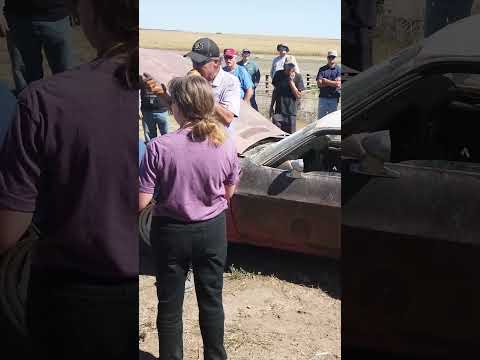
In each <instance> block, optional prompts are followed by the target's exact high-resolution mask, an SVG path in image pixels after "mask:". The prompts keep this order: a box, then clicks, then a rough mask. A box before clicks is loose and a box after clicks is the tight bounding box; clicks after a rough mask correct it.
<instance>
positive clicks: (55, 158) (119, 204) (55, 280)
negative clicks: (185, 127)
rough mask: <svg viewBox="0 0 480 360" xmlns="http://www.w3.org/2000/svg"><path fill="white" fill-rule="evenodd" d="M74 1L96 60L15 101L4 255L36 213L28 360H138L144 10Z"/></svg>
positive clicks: (1, 189) (128, 0) (4, 193)
mask: <svg viewBox="0 0 480 360" xmlns="http://www.w3.org/2000/svg"><path fill="white" fill-rule="evenodd" d="M67 2H68V5H69V8H70V10H71V11H72V15H73V16H74V17H75V18H76V19H77V20H79V23H80V25H81V27H82V30H83V32H84V33H85V36H86V38H87V39H88V41H89V42H90V43H91V45H92V46H93V48H95V49H96V52H97V57H96V58H95V59H94V60H93V61H91V62H89V63H86V64H83V65H80V66H79V67H78V68H75V69H72V70H69V71H66V72H63V73H60V74H57V75H55V76H52V77H50V78H47V79H43V80H40V81H37V82H33V83H32V84H30V85H29V86H28V87H27V88H26V89H25V90H24V91H23V92H22V93H21V94H20V95H19V98H18V106H17V115H16V117H15V119H14V121H13V124H12V126H11V128H10V130H9V133H8V134H7V137H6V139H5V143H4V145H3V147H2V149H1V150H0V254H1V253H2V252H5V251H9V250H10V248H12V247H14V246H15V243H16V242H17V241H18V239H19V238H20V237H21V236H22V234H23V233H24V232H25V230H26V229H27V227H28V226H29V224H30V223H31V221H32V214H33V213H35V217H34V221H35V222H36V223H37V225H38V227H39V229H40V232H41V236H40V239H38V241H37V242H36V243H35V244H34V249H33V253H32V265H31V275H30V283H29V289H28V296H27V304H26V324H27V330H28V335H29V338H30V340H31V342H32V355H31V356H30V357H29V358H32V359H33V358H35V359H49V360H54V359H62V360H63V359H69V360H73V359H82V360H85V359H112V360H113V359H116V360H120V359H125V360H131V359H137V358H138V273H139V269H138V257H139V255H138V231H137V207H138V197H137V191H138V147H137V146H138V145H137V141H138V0H69V1H67ZM7 343H8V341H7ZM7 357H8V355H7ZM12 358H13V357H12Z"/></svg>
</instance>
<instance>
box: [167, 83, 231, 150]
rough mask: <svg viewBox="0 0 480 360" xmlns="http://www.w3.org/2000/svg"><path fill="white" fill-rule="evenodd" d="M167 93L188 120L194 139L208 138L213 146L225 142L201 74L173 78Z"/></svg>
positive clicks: (222, 127)
mask: <svg viewBox="0 0 480 360" xmlns="http://www.w3.org/2000/svg"><path fill="white" fill-rule="evenodd" d="M169 93H170V96H171V99H172V102H173V103H174V104H176V105H177V106H178V109H179V110H180V111H181V112H182V114H183V115H184V116H185V118H186V119H187V120H188V121H189V124H190V127H191V129H192V131H191V135H192V138H193V139H194V140H199V141H202V140H205V139H208V140H209V141H210V142H211V143H212V144H213V145H215V146H218V145H221V144H223V143H224V142H225V139H226V133H225V127H224V126H223V125H222V124H220V122H219V121H218V120H217V119H216V117H215V116H214V109H215V101H214V99H213V93H212V87H211V85H210V84H209V83H208V82H207V80H205V79H204V78H203V77H201V76H186V77H181V78H174V79H173V80H171V81H170V83H169Z"/></svg>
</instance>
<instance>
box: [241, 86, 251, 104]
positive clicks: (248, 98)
mask: <svg viewBox="0 0 480 360" xmlns="http://www.w3.org/2000/svg"><path fill="white" fill-rule="evenodd" d="M252 96H253V89H252V88H249V89H247V90H246V91H245V95H244V97H243V100H245V101H246V102H247V103H248V104H250V99H251V98H252Z"/></svg>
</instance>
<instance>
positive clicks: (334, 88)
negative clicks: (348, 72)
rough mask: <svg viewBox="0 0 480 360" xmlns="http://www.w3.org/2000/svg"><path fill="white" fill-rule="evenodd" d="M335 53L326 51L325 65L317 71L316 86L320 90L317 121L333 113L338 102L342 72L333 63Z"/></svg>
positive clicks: (334, 62)
mask: <svg viewBox="0 0 480 360" xmlns="http://www.w3.org/2000/svg"><path fill="white" fill-rule="evenodd" d="M336 58H337V52H336V51H335V50H330V51H328V54H327V64H326V65H325V66H322V67H321V68H320V69H319V70H318V74H317V85H318V88H319V89H320V95H319V99H318V117H317V118H318V119H321V118H322V117H324V116H325V115H327V114H329V113H331V112H334V111H336V110H337V108H338V102H339V101H340V88H341V86H342V71H341V69H340V65H338V64H337V63H336V61H335V59H336Z"/></svg>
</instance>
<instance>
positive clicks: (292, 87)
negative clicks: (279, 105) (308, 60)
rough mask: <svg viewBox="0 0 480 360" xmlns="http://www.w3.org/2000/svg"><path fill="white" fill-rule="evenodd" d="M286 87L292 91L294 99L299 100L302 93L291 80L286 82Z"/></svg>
mask: <svg viewBox="0 0 480 360" xmlns="http://www.w3.org/2000/svg"><path fill="white" fill-rule="evenodd" d="M288 86H290V90H292V93H293V96H295V98H296V99H299V98H300V97H301V96H302V92H301V91H300V90H298V89H297V87H296V86H295V83H294V82H293V80H291V79H290V80H289V81H288Z"/></svg>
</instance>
